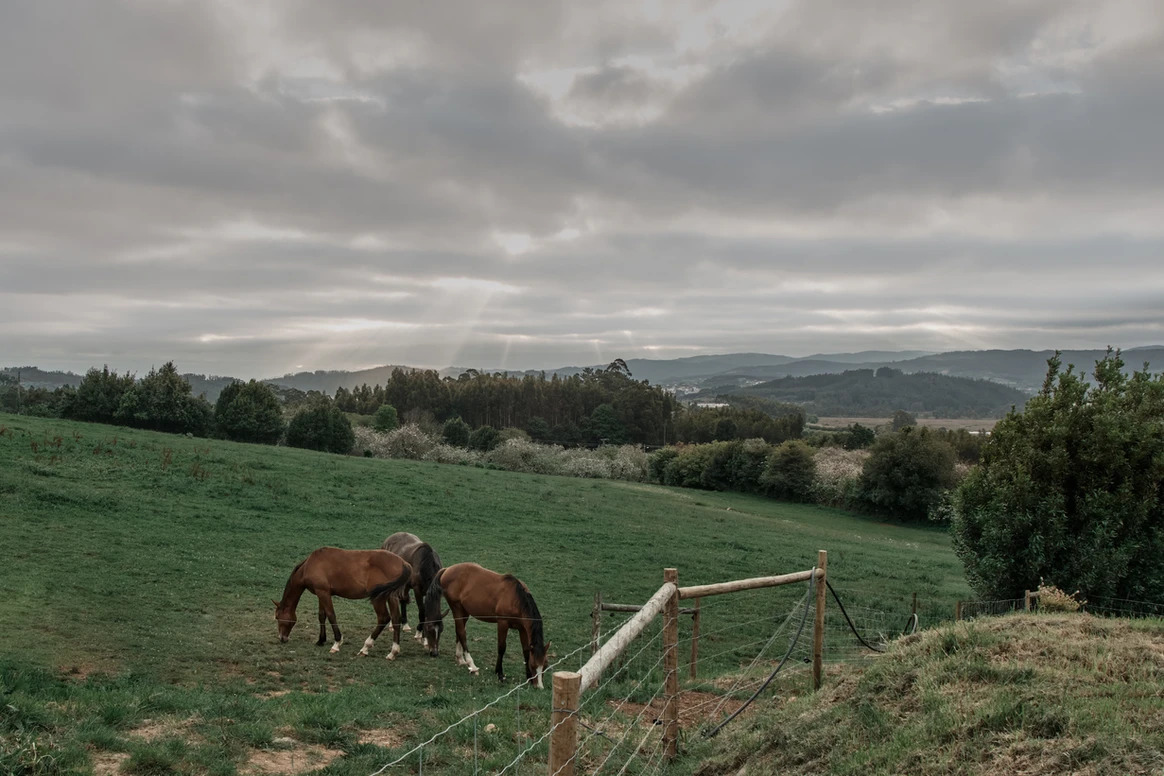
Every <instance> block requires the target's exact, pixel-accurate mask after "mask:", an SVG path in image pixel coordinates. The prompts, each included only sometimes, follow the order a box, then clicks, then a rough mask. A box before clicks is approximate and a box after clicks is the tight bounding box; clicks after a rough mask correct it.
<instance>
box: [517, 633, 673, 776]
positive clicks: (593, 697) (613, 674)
mask: <svg viewBox="0 0 1164 776" xmlns="http://www.w3.org/2000/svg"><path fill="white" fill-rule="evenodd" d="M662 635H663V632H662V630H660V631H659V632H658V633H657V634H655V635H654V636H652V637H651V638H650V639H647V641H646V643H644V644H643V646H642V647H641V648H640V649H639V650H638V651H637V652H635V654H634V655H632V656H631V657H629V658H627V659H626V660H625V661H624V662H623V664H622V665H620V666H619V667H618V668H617V669H615V670H614V671H613V672H611V675H610V676H609V677H608V678H607V679H606V681H605V682H603V683H602V684H600V685H598V686H597V687H595V688H594V689H593V690H591V691H590V693H589V697H588V698H587V699H586V701H583V702H582V703H580V704H579V706H578V709H577V710H575V711H573V712H571V713H570V714H568V715H567V716H574V717H577V721H578V724H580V725H582V727H584V728H586V729H588V730H590V731H591V733H590V735H588V736H587V737H586V738H585V739H584V740H583V741H582V742H581V743H579V744H578V745H577V746H576V747H575V749H574V754H573V755H572V756H571V757H570V759H568V760H567V761H566V763H563V764H562V766H561V767H560V768H559V769H558V770H559V771H560V770H561V769H562V768H564V767H565V766H566V764H568V763H570V762H573V761H574V760H575V759H576V758H577V757H578V754H579V753H580V752H581V750H582V747H583V746H585V745H586V744H587V743H589V742H590V741H591V740H592V739H593V738H594V737H595V736H596V735H602V736H604V737H605V735H606V734H605V733H603V732H602V731H601V730H599V729H596V728H594V727H592V726H590V725H589V724H587V723H586V722H585V720H583V719H582V715H581V713H580V712H581V711H582V708H583V707H584V706H585V705H586V704H587V703H590V702H591V701H593V700H596V699H597V698H599V697H600V696H599V691H600V690H602V689H604V688H605V687H606V686H607V685H608V684H610V683H611V682H613V681H614V680H615V678H617V676H618V675H619V674H620V673H621V672H623V671H625V670H626V669H627V668H629V667H630V665H631V663H633V662H634V660H635V659H637V658H638V656H639V655H641V654H642V653H643V652H644V651H645V650H646V649H647V648H648V647H649V646H651V644H653V643H654V642H655V640H656V639H658V638H660V637H662ZM587 646H589V645H587ZM662 662H663V656H660V657H659V659H658V660H656V661H655V662H654V663H653V664H652V665H651V666H650V667H649V668H647V670H646V672H645V673H644V676H643V678H642V679H640V680H639V682H638V683H637V684H636V685H635V686H634V687H632V688H631V690H630V692H629V693H627V695H626V696H624V698H623V699H622V700H629V699H630V693H633V692H634V691H635V690H637V689H638V688H639V687H641V686H642V684H643V682H644V681H646V679H647V677H648V676H650V672H651V671H653V670H655V667H656V666H658V665H659V663H662ZM655 696H658V692H656V693H655ZM651 700H652V701H653V700H654V697H652V698H651ZM614 714H615V712H614V711H612V712H611V713H610V714H608V715H607V716H606V717H605V718H604V720H603V722H607V721H609V720H610V718H611V717H613V716H614ZM640 714H641V712H640ZM564 721H565V718H563V719H562V720H561V721H559V723H558V725H560V724H561V723H562V722H564ZM597 724H599V725H601V724H602V723H597ZM558 725H554V726H553V727H552V728H551V729H550V732H553V730H554V729H555V728H557V727H558ZM547 735H548V733H547ZM544 739H545V736H542V738H541V739H538V741H535V742H534V744H533V745H531V746H530V747H528V748H527V749H526V750H525V751H524V752H522V753H521V754H519V755H518V757H517V758H516V759H515V760H514V761H513V762H511V763H510V764H509V765H507V766H506V769H508V768H509V767H510V766H511V765H513V764H514V762H517V760H519V759H521V758H522V757H524V756H525V755H526V754H528V753H529V752H530V751H531V750H532V749H533V747H534V746H536V745H537V744H538V743H540V742H541V741H542V740H544ZM504 772H505V769H503V770H502V771H500V773H499V774H498V776H500V774H501V773H504ZM555 773H556V772H555Z"/></svg>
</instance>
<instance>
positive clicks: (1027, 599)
mask: <svg viewBox="0 0 1164 776" xmlns="http://www.w3.org/2000/svg"><path fill="white" fill-rule="evenodd" d="M1030 610H1031V591H1030V590H1024V591H1023V611H1024V612H1029V611H1030Z"/></svg>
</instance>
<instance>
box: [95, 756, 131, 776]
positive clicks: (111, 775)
mask: <svg viewBox="0 0 1164 776" xmlns="http://www.w3.org/2000/svg"><path fill="white" fill-rule="evenodd" d="M128 759H129V755H128V754H126V753H125V752H97V753H96V754H94V755H93V776H118V774H120V773H121V765H122V763H124V762H125V761H126V760H128Z"/></svg>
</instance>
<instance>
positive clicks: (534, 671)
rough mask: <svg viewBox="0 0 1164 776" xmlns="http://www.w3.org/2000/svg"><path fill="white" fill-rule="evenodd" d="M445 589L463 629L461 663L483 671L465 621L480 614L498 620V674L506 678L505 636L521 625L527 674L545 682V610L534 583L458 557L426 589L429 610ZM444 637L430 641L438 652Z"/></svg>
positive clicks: (459, 628)
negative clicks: (531, 591) (471, 649)
mask: <svg viewBox="0 0 1164 776" xmlns="http://www.w3.org/2000/svg"><path fill="white" fill-rule="evenodd" d="M441 595H444V597H445V600H447V601H448V602H449V611H451V612H452V614H453V623H454V624H455V625H456V629H457V665H467V666H468V667H469V673H471V674H475V673H477V670H478V669H477V664H476V663H474V662H473V656H472V655H470V654H469V642H468V640H467V639H466V638H465V621H466V620H468V618H470V617H476V618H477V619H478V620H483V621H484V622H495V623H497V678H498V679H500V680H501V681H505V674H504V673H503V672H502V670H501V661H502V659H503V658H504V657H505V641H506V637H507V636H508V635H509V629H510V628H515V629H516V630H517V633H518V636H520V637H521V653H522V655H523V656H524V657H525V678H526V680H527V681H532V682H536V684H537V686H538V687H541V686H542V671H544V670H545V667H546V650H547V649H548V648H549V646H550V644H549V642H543V641H542V639H543V636H542V615H541V613H540V612H539V611H538V605H537V604H536V603H534V600H533V596H532V595H530V594H529V588H527V587H526V586H525V584H524V583H523V582H522V581H521V580H520V579H518V578H517V577H515V576H513V575H512V574H498V573H497V572H496V571H490V570H489V569H487V568H482V567H481V566H478V565H477V564H476V563H456V564H454V565H452V566H449V567H448V568H444V569H441V571H440V572H439V573H438V574H437V575H436V579H434V580H433V583H432V586H431V587H429V589H428V592H427V593H426V594H425V601H424V607H425V611H428V612H435V611H437V610H438V608H439V607H440V603H441ZM438 646H439V639H431V640H430V641H429V649H430V650H431V654H432V655H434V656H435V655H436V654H437V648H438Z"/></svg>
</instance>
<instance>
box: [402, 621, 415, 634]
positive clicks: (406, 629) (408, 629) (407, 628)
mask: <svg viewBox="0 0 1164 776" xmlns="http://www.w3.org/2000/svg"><path fill="white" fill-rule="evenodd" d="M400 630H402V631H404V632H405V633H409V632H410V631H411V630H412V628H409V627H408V623H404V625H402V626H401V627H400Z"/></svg>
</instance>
